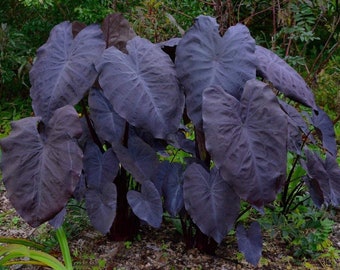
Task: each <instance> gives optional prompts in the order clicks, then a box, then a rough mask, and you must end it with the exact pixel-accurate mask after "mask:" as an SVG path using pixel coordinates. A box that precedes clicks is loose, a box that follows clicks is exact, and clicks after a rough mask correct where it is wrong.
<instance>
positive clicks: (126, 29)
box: [102, 13, 136, 53]
mask: <svg viewBox="0 0 340 270" xmlns="http://www.w3.org/2000/svg"><path fill="white" fill-rule="evenodd" d="M102 29H103V33H104V39H105V41H106V47H107V48H108V47H111V46H115V47H116V48H117V49H118V50H121V51H122V52H124V53H127V50H126V43H127V42H128V41H129V40H130V39H133V38H134V37H135V36H136V33H135V32H134V31H133V29H132V28H131V26H130V24H129V22H128V21H127V20H126V19H125V18H124V17H123V15H122V14H120V13H114V14H109V15H108V16H106V18H105V19H104V21H103V23H102Z"/></svg>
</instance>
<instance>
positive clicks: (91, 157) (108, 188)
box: [84, 143, 119, 234]
mask: <svg viewBox="0 0 340 270" xmlns="http://www.w3.org/2000/svg"><path fill="white" fill-rule="evenodd" d="M84 170H85V174H86V179H87V187H88V189H87V191H86V193H85V202H86V211H87V213H88V215H89V218H90V221H91V224H92V225H93V227H94V228H95V229H97V230H98V231H100V232H101V233H103V234H106V233H108V232H109V230H110V228H111V226H112V223H113V221H114V219H115V216H116V207H117V191H116V186H115V185H114V184H113V181H114V179H115V177H116V175H117V173H118V170H119V163H118V159H117V157H116V155H115V154H114V152H113V151H112V149H111V148H110V149H108V150H107V151H106V152H104V153H103V154H102V153H101V151H100V149H99V148H98V146H97V145H95V144H94V143H88V144H87V145H86V147H85V152H84Z"/></svg>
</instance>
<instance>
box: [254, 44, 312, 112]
mask: <svg viewBox="0 0 340 270" xmlns="http://www.w3.org/2000/svg"><path fill="white" fill-rule="evenodd" d="M255 54H256V57H257V60H258V66H257V72H258V74H259V76H261V77H263V78H264V79H266V80H268V81H270V82H271V83H272V84H273V85H274V87H275V88H276V89H277V90H279V91H280V92H282V93H283V94H284V95H285V96H287V97H289V98H291V99H292V100H295V101H297V102H300V103H301V104H303V105H305V106H308V107H310V108H312V109H313V110H316V111H317V110H318V108H317V107H316V104H315V100H314V95H313V93H312V91H311V90H310V88H309V87H308V85H307V84H306V82H305V81H304V79H303V78H302V77H301V76H300V75H299V74H298V73H297V72H296V71H295V70H294V69H293V68H292V67H291V66H290V65H288V64H287V63H286V62H285V61H284V60H283V59H281V58H280V57H279V56H277V55H276V54H275V53H273V52H272V51H270V50H268V49H266V48H264V47H262V46H256V51H255Z"/></svg>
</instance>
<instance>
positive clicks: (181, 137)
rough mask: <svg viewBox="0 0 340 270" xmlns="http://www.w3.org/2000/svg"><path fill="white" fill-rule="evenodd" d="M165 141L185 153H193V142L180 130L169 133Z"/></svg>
mask: <svg viewBox="0 0 340 270" xmlns="http://www.w3.org/2000/svg"><path fill="white" fill-rule="evenodd" d="M167 142H168V144H170V145H172V146H174V147H175V148H177V149H181V150H183V151H185V152H187V153H190V154H192V155H195V142H194V141H192V140H189V139H187V138H186V137H185V134H184V133H183V132H181V131H177V132H176V133H172V134H169V135H168V137H167Z"/></svg>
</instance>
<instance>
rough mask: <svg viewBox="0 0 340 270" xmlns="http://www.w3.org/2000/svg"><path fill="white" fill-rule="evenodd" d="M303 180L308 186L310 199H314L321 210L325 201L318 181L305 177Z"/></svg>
mask: <svg viewBox="0 0 340 270" xmlns="http://www.w3.org/2000/svg"><path fill="white" fill-rule="evenodd" d="M303 179H304V182H305V183H306V186H307V187H308V191H309V194H310V197H311V198H312V200H313V202H314V204H315V205H316V206H317V207H318V208H321V206H322V205H323V204H324V203H325V200H324V196H323V192H322V189H321V187H320V185H319V182H318V181H317V180H316V179H312V178H309V177H308V176H305V177H304V178H303Z"/></svg>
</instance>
